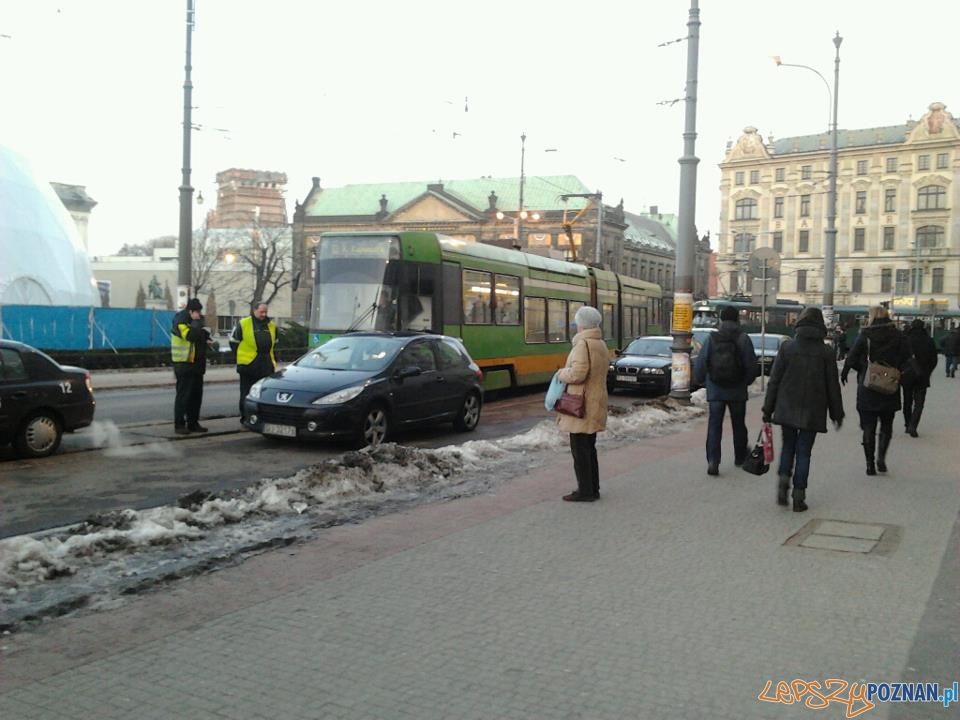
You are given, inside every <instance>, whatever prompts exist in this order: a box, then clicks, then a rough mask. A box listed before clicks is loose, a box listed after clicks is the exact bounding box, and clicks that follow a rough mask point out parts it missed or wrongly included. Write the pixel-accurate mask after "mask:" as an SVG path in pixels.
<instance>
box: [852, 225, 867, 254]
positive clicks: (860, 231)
mask: <svg viewBox="0 0 960 720" xmlns="http://www.w3.org/2000/svg"><path fill="white" fill-rule="evenodd" d="M866 236H867V229H866V228H862V227H859V228H854V229H853V251H854V252H863V248H864V245H865V238H866Z"/></svg>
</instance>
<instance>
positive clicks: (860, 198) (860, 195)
mask: <svg viewBox="0 0 960 720" xmlns="http://www.w3.org/2000/svg"><path fill="white" fill-rule="evenodd" d="M854 212H856V213H857V215H864V214H866V212H867V191H866V190H857V204H856V209H855V210H854Z"/></svg>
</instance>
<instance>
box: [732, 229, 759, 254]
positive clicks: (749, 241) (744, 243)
mask: <svg viewBox="0 0 960 720" xmlns="http://www.w3.org/2000/svg"><path fill="white" fill-rule="evenodd" d="M753 240H754V237H753V235H751V234H750V233H737V235H736V236H735V237H734V239H733V251H734V252H735V253H748V252H753Z"/></svg>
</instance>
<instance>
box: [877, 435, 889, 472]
mask: <svg viewBox="0 0 960 720" xmlns="http://www.w3.org/2000/svg"><path fill="white" fill-rule="evenodd" d="M890 440H891V437H890V435H888V434H887V433H880V442H879V443H878V447H877V470H879V471H880V472H882V473H885V472H886V471H887V449H888V448H889V447H890Z"/></svg>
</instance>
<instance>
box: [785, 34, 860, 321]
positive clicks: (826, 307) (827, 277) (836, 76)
mask: <svg viewBox="0 0 960 720" xmlns="http://www.w3.org/2000/svg"><path fill="white" fill-rule="evenodd" d="M842 42H843V38H842V37H840V32H839V31H838V32H837V34H836V35H835V36H834V38H833V46H834V47H835V48H836V55H835V56H834V61H833V90H831V89H830V83H828V82H827V79H826V78H825V77H824V76H823V75H822V74H821V73H820V71H818V70H815V69H813V68H812V67H809V66H808V65H796V64H794V63H785V62H782V61H781V60H780V56H779V55H778V56H776V57H774V59H773V61H774V62H775V63H776V64H777V66H778V67H798V68H803V69H804V70H810V71H811V72H814V73H816V74H817V76H818V77H819V78H820V79H821V80H823V84H824V85H826V87H827V93H828V94H829V95H830V100H831V102H832V105H833V122H832V126H831V129H830V175H829V177H830V189H829V190H828V192H827V230H826V233H825V234H824V257H823V319H824V321H825V322H826V324H827V327H828V328H830V327H832V326H833V283H834V274H835V270H834V265H835V263H836V257H837V95H838V92H839V86H840V44H841V43H842Z"/></svg>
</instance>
